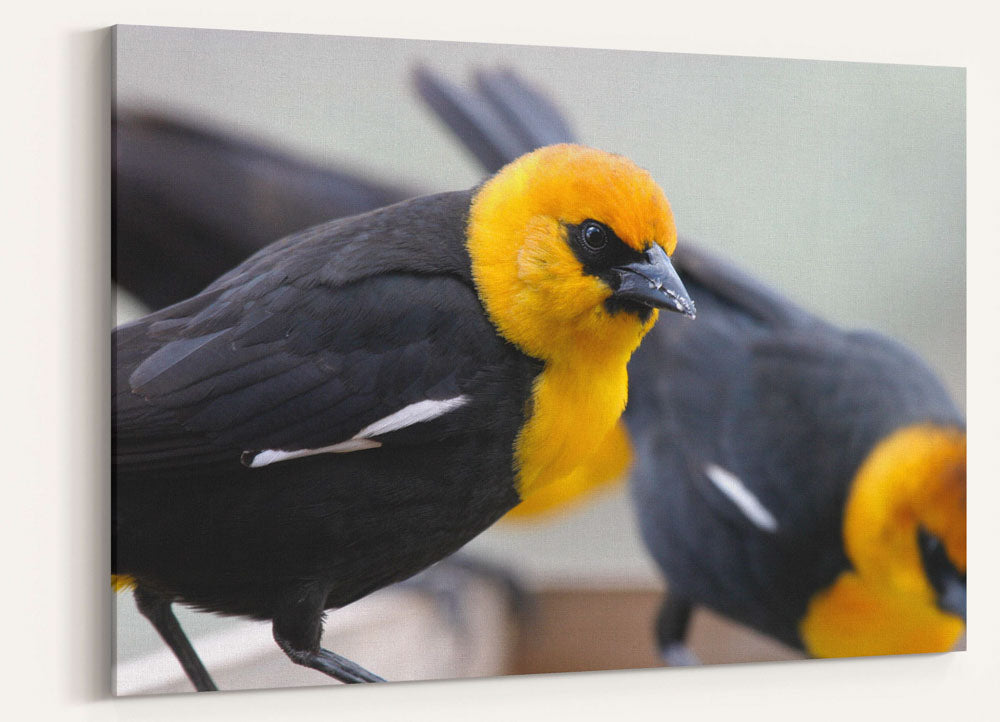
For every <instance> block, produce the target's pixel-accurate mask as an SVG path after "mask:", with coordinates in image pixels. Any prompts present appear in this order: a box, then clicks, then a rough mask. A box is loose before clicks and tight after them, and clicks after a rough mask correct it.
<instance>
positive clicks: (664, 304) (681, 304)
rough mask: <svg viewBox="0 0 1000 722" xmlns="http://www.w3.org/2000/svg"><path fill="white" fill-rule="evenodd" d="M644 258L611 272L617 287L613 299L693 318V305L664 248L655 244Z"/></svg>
mask: <svg viewBox="0 0 1000 722" xmlns="http://www.w3.org/2000/svg"><path fill="white" fill-rule="evenodd" d="M644 256H645V257H644V258H643V260H641V261H636V262H635V263H630V264H628V265H626V266H618V267H616V268H615V269H614V270H615V272H616V273H617V274H618V278H619V283H618V288H616V289H615V290H614V292H613V293H612V298H614V299H616V300H618V301H629V302H632V303H639V304H642V305H644V306H649V307H650V308H663V309H666V310H668V311H676V312H678V313H683V314H684V315H685V316H687V317H688V318H694V316H695V308H694V302H693V301H691V297H690V296H688V292H687V289H686V288H684V284H683V283H682V282H681V278H680V276H678V275H677V271H676V269H675V268H674V264H672V263H671V262H670V257H669V256H668V255H667V252H666V251H664V250H663V247H662V246H660V245H659V244H658V243H654V244H653V245H652V246H650V248H649V250H648V251H646V253H645V254H644Z"/></svg>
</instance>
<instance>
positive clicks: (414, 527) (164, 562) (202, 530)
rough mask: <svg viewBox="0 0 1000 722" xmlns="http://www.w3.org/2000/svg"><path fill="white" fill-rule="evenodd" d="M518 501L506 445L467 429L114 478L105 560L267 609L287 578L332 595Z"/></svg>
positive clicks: (196, 596)
mask: <svg viewBox="0 0 1000 722" xmlns="http://www.w3.org/2000/svg"><path fill="white" fill-rule="evenodd" d="M508 449H509V447H508ZM518 500H519V499H518V496H517V494H516V493H515V491H514V487H513V476H512V471H511V460H510V453H509V451H508V452H507V453H506V455H505V454H504V453H503V449H502V446H500V445H497V444H487V443H485V442H480V441H478V440H476V439H459V440H455V441H454V442H452V443H450V444H447V445H445V444H440V445H437V446H435V447H434V448H424V447H406V446H401V447H396V448H390V447H383V448H380V449H372V450H366V451H360V452H355V453H351V454H328V455H323V456H320V457H309V458H303V459H297V460H292V461H288V462H282V463H279V464H274V465H271V466H269V467H265V468H262V469H247V468H246V467H243V466H241V465H239V464H238V463H234V464H227V465H220V466H217V467H216V468H214V469H212V470H211V471H208V470H206V471H204V472H201V471H200V472H198V473H197V474H196V475H190V474H188V475H184V474H174V475H168V476H164V477H162V478H148V477H146V478H134V479H130V478H128V477H124V478H118V479H117V480H116V493H115V505H114V506H115V523H114V527H115V539H114V544H115V564H114V569H113V571H115V572H117V573H120V574H129V575H131V576H134V577H136V578H137V579H138V580H139V581H140V582H142V583H145V584H149V585H152V586H155V587H157V588H159V589H161V590H162V591H165V592H167V593H170V594H173V595H176V596H177V597H178V598H179V599H180V600H181V601H184V602H187V603H190V604H193V605H195V606H198V607H200V608H203V609H207V610H211V611H216V612H221V613H224V614H240V615H247V616H253V617H258V618H268V617H270V616H271V614H272V610H273V609H274V608H275V605H276V604H278V603H280V600H281V597H282V595H283V594H287V592H288V589H289V588H290V587H294V586H296V585H300V584H302V583H316V582H319V583H321V584H324V585H326V586H327V587H328V589H329V592H328V600H327V606H328V607H336V606H342V605H344V604H347V603H349V602H351V601H354V600H355V599H358V598H360V597H362V596H364V595H365V594H368V593H369V592H372V591H374V590H376V589H378V588H380V587H383V586H386V585H387V584H391V583H393V582H395V581H399V580H402V579H405V578H407V577H409V576H411V575H412V574H415V573H416V572H418V571H420V570H421V569H423V568H425V567H427V566H428V565H430V564H432V563H433V562H435V561H437V560H438V559H441V558H442V557H444V556H447V555H448V554H450V553H451V552H453V551H455V550H457V549H458V548H459V547H461V546H462V545H463V544H465V543H466V542H467V541H469V540H470V539H471V538H473V537H474V536H476V535H477V534H479V533H480V532H481V531H483V530H484V529H486V528H487V527H488V526H489V525H490V524H492V523H493V522H494V521H496V520H497V519H498V518H500V517H501V516H502V515H503V514H504V513H506V512H507V511H508V510H509V509H511V508H512V507H513V506H514V505H516V504H517V502H518Z"/></svg>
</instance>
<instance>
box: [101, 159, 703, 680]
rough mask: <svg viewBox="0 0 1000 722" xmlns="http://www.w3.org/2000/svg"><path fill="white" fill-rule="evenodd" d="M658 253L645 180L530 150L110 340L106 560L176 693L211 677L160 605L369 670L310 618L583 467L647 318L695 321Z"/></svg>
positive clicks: (668, 237)
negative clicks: (168, 653) (465, 184)
mask: <svg viewBox="0 0 1000 722" xmlns="http://www.w3.org/2000/svg"><path fill="white" fill-rule="evenodd" d="M675 241H676V232H675V229H674V223H673V218H672V215H671V213H670V209H669V205H668V203H667V200H666V198H665V197H664V195H663V193H662V191H661V190H660V189H659V187H658V186H657V185H656V184H655V183H654V182H653V180H652V178H651V177H650V176H649V174H648V173H646V172H645V171H642V170H641V169H639V168H638V167H636V166H635V165H634V164H633V163H632V162H630V161H629V160H627V159H625V158H623V157H621V156H615V155H611V154H608V153H604V152H601V151H596V150H592V149H588V148H583V147H580V146H573V145H558V146H549V147H546V148H542V149H539V150H537V151H535V152H533V153H531V154H528V155H526V156H523V157H521V158H520V159H518V160H516V161H514V162H513V163H511V164H509V165H508V166H506V167H505V168H504V169H502V170H501V171H500V172H499V173H498V174H496V175H495V176H493V177H492V178H490V179H489V180H487V181H486V182H485V183H483V184H482V185H480V186H478V187H476V188H473V189H472V190H470V191H462V192H452V193H443V194H438V195H433V196H426V197H421V198H416V199H413V200H409V201H405V202H402V203H399V204H396V205H393V206H389V207H387V208H384V209H380V210H377V211H373V212H370V213H367V214H363V215H360V216H353V217H349V218H344V219H340V220H335V221H331V222H329V223H326V224H323V225H319V226H315V227H313V228H310V229H308V230H305V231H303V232H300V233H297V234H294V235H292V236H290V237H287V238H285V239H283V240H280V241H278V242H276V243H274V244H272V245H270V246H267V247H265V248H264V249H262V250H261V251H259V252H258V253H256V254H255V255H253V256H252V257H251V258H249V259H248V260H246V261H245V262H244V263H242V264H240V265H239V266H237V267H236V268H234V269H233V270H232V271H230V272H229V273H227V274H225V275H223V276H222V277H221V278H219V279H218V280H216V281H215V282H213V283H212V284H210V285H209V286H208V287H207V288H205V290H203V291H202V292H201V293H199V294H198V295H196V296H193V297H192V298H189V299H187V300H185V301H181V302H180V303H177V304H175V305H173V306H170V307H168V308H166V309H163V310H161V311H158V312H156V313H153V314H151V315H149V316H146V317H144V318H142V319H140V320H138V321H136V322H133V323H130V324H127V325H124V326H121V327H119V328H117V329H116V330H115V332H114V334H113V353H114V365H115V373H114V384H113V389H112V393H113V400H112V428H113V437H112V438H113V474H114V477H113V486H112V497H113V498H112V504H113V530H112V548H113V560H112V572H113V574H115V575H118V577H117V579H118V580H119V583H129V584H132V585H134V586H135V596H136V600H137V603H138V606H139V609H140V611H142V612H143V613H144V614H145V615H146V616H147V617H148V618H149V619H150V620H151V621H152V622H153V624H154V625H155V626H156V628H157V630H158V631H159V632H160V634H161V635H162V636H163V638H164V639H165V641H166V642H167V643H168V644H169V645H170V646H171V648H172V649H173V650H174V652H175V654H176V655H177V657H178V658H179V660H180V661H181V663H182V665H183V666H184V668H185V671H186V672H187V673H188V675H189V677H190V678H191V679H192V681H193V682H194V683H195V685H196V686H197V687H198V688H199V689H211V688H212V687H213V685H212V682H211V679H210V678H209V676H208V674H207V673H206V671H205V670H204V668H203V667H202V666H201V664H200V661H199V660H198V659H197V656H196V655H195V653H194V651H193V650H192V649H191V647H190V644H189V643H188V641H187V639H186V638H185V637H184V635H183V632H182V631H181V630H180V628H179V626H178V625H177V622H176V619H175V618H174V617H173V614H172V612H171V610H170V605H171V603H172V602H174V601H181V602H184V603H187V604H190V605H193V606H195V607H197V608H200V609H204V610H209V611H214V612H219V613H223V614H236V615H246V616H249V617H254V618H259V619H269V620H272V621H273V632H274V637H275V640H276V641H277V643H278V645H279V646H280V647H281V649H282V650H283V651H284V652H285V653H286V654H287V655H288V656H289V657H290V658H291V659H292V660H293V661H294V662H296V663H298V664H302V665H305V666H309V667H312V668H315V669H317V670H320V671H322V672H325V673H326V674H329V675H330V676H333V677H336V678H338V679H341V680H343V681H347V682H357V681H376V680H378V678H377V677H375V676H374V675H372V674H371V673H369V672H367V671H365V670H363V669H361V668H360V667H358V666H357V665H355V664H353V663H351V662H350V661H348V660H345V659H343V658H341V657H339V656H337V655H335V654H333V653H331V652H329V651H327V650H323V649H321V648H320V647H319V639H320V632H321V626H322V616H323V613H324V610H326V609H329V608H334V607H340V606H343V605H345V604H348V603H350V602H352V601H354V600H356V599H358V598H360V597H362V596H364V595H366V594H368V593H369V592H372V591H374V590H376V589H378V588H380V587H382V586H385V585H387V584H390V583H392V582H395V581H398V580H401V579H404V578H406V577H408V576H410V575H412V574H414V573H415V572H417V571H419V570H421V569H423V568H424V567H426V566H428V565H429V564H431V563H433V562H434V561H436V560H438V559H440V558H442V557H444V556H446V555H448V554H450V553H451V552H453V551H455V550H456V549H457V548H458V547H460V546H461V545H462V544H464V543H465V542H467V541H468V540H469V539H471V538H472V537H473V536H475V535H476V534H478V533H479V532H480V531H482V530H483V529H485V528H486V527H487V526H489V525H490V524H492V523H493V522H494V521H495V520H496V519H498V518H499V517H500V516H502V515H503V514H504V513H505V512H507V511H508V510H509V509H510V508H512V507H513V506H515V505H516V504H517V503H518V501H519V500H520V499H521V498H524V497H525V496H527V495H528V494H530V493H531V492H532V491H533V490H535V489H539V488H544V487H545V486H546V485H548V484H550V483H552V482H553V481H554V480H557V479H558V478H560V477H562V476H565V475H566V474H569V473H571V472H572V471H573V470H574V469H575V468H576V467H578V466H580V465H581V464H583V465H585V464H587V463H588V461H589V457H591V456H593V455H594V450H595V448H596V447H598V446H599V444H600V443H601V442H602V441H603V439H604V438H605V437H606V436H607V435H608V433H609V432H610V431H611V429H612V428H613V427H614V425H615V423H616V422H617V420H618V417H619V415H620V413H621V411H622V409H623V408H624V406H625V400H626V394H627V388H628V382H627V375H626V364H627V361H628V359H629V357H630V355H631V353H632V351H633V350H634V349H635V348H636V346H637V345H638V344H639V341H640V340H641V338H642V336H643V335H644V334H645V333H646V331H648V330H649V328H650V327H651V326H652V325H653V323H654V322H655V320H656V317H657V309H658V308H667V309H669V310H673V311H679V312H682V313H685V314H687V315H693V306H692V304H691V301H690V299H689V298H688V296H687V294H686V292H685V290H684V288H683V286H682V284H681V283H680V281H679V279H678V278H677V277H676V274H675V273H674V272H673V269H672V266H671V264H670V261H669V259H668V253H670V252H672V251H673V249H674V245H675Z"/></svg>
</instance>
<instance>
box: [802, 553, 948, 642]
mask: <svg viewBox="0 0 1000 722" xmlns="http://www.w3.org/2000/svg"><path fill="white" fill-rule="evenodd" d="M964 629H965V624H964V623H963V622H962V620H961V619H959V618H958V617H956V616H954V615H952V614H947V613H945V612H942V611H941V610H939V609H938V608H937V607H935V606H934V605H933V604H927V603H926V602H925V601H924V600H922V599H912V598H908V597H907V596H905V595H900V594H894V593H891V592H884V591H880V590H878V589H877V588H876V587H874V586H873V585H871V584H869V583H868V582H867V581H865V580H863V579H862V578H861V577H859V576H858V575H857V574H855V573H854V572H844V573H843V574H841V575H840V577H839V578H838V579H837V581H836V583H835V584H834V585H833V586H832V587H830V588H829V589H827V590H825V591H823V592H821V593H820V594H818V595H816V596H815V597H814V598H813V600H812V602H810V604H809V609H808V611H807V612H806V616H805V617H804V618H803V621H802V624H801V626H800V629H799V631H800V634H801V636H802V641H803V642H804V644H805V646H806V649H807V650H808V651H809V653H810V654H811V655H813V656H814V657H866V656H871V655H877V654H919V653H923V652H947V651H948V650H950V649H952V648H953V647H954V646H955V643H956V642H957V641H958V639H959V637H960V636H961V635H962V632H963V631H964Z"/></svg>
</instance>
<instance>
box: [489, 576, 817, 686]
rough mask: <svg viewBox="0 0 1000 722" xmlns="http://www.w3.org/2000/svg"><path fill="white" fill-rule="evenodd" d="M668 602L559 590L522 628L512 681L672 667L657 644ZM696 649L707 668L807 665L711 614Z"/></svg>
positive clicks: (698, 628)
mask: <svg viewBox="0 0 1000 722" xmlns="http://www.w3.org/2000/svg"><path fill="white" fill-rule="evenodd" d="M661 598H662V596H661V593H660V592H659V591H653V590H606V589H586V588H579V589H568V588H567V589H558V590H548V591H541V592H539V593H538V594H537V595H536V596H535V603H534V609H533V611H531V612H530V614H529V616H528V617H527V618H526V619H524V620H523V621H522V623H521V625H522V626H521V631H520V633H519V635H518V641H517V643H516V646H515V649H514V653H513V657H512V661H511V667H510V670H509V673H510V674H537V673H543V672H579V671H586V670H608V669H640V668H649V667H663V666H666V665H665V664H664V663H663V662H662V661H661V660H660V659H659V657H658V655H657V651H656V645H655V644H654V641H653V620H654V619H655V617H656V613H657V611H658V609H659V604H660V600H661ZM690 643H691V647H692V649H693V651H694V652H695V653H696V654H697V655H698V656H699V658H700V659H701V660H702V661H703V662H704V663H706V664H712V663H723V662H764V661H779V660H788V659H802V658H803V656H802V655H801V654H800V653H798V652H796V651H795V650H792V649H789V648H788V647H785V646H784V645H781V644H779V643H777V642H774V641H772V640H770V639H768V638H767V637H763V636H762V635H759V634H757V633H755V632H752V631H750V630H749V629H747V628H745V627H742V626H740V625H737V624H735V623H733V622H730V621H728V620H726V619H723V618H722V617H719V616H718V615H716V614H713V613H711V612H709V611H707V610H703V609H699V610H697V611H696V612H695V614H694V617H693V622H692V629H691V639H690Z"/></svg>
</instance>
